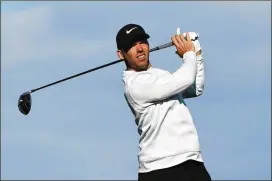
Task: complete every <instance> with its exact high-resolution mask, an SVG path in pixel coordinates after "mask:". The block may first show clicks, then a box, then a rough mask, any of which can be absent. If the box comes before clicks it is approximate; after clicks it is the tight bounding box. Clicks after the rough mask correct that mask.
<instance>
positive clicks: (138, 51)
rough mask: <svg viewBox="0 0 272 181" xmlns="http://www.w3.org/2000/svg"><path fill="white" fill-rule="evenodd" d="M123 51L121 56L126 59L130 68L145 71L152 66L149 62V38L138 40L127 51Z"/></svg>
mask: <svg viewBox="0 0 272 181" xmlns="http://www.w3.org/2000/svg"><path fill="white" fill-rule="evenodd" d="M122 52H123V53H122V55H121V57H120V56H119V58H123V59H125V60H126V64H127V66H128V68H130V69H133V70H135V71H143V70H147V69H148V68H149V67H150V66H151V65H150V63H149V44H148V41H147V40H136V41H135V42H134V44H133V45H132V47H131V48H130V49H129V50H128V51H127V52H124V51H122ZM119 55H120V52H119Z"/></svg>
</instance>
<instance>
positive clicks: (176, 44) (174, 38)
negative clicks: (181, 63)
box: [171, 35, 179, 47]
mask: <svg viewBox="0 0 272 181" xmlns="http://www.w3.org/2000/svg"><path fill="white" fill-rule="evenodd" d="M171 39H172V42H173V44H174V45H175V46H176V47H177V46H178V44H179V43H178V41H177V38H176V35H175V36H172V38H171Z"/></svg>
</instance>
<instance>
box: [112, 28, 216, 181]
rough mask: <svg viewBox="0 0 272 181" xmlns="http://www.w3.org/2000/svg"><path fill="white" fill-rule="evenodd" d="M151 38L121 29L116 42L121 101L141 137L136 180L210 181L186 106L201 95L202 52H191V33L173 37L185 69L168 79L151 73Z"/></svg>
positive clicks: (142, 32) (141, 31) (166, 75)
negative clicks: (120, 67)
mask: <svg viewBox="0 0 272 181" xmlns="http://www.w3.org/2000/svg"><path fill="white" fill-rule="evenodd" d="M149 37H150V36H149V35H148V34H147V33H146V32H145V30H144V29H143V28H142V27H141V26H140V25H136V24H128V25H126V26H124V27H122V28H121V29H120V30H119V32H118V33H117V36H116V42H117V49H118V50H117V55H118V57H119V58H120V59H124V62H125V64H126V67H127V69H126V70H125V71H124V74H123V81H124V91H125V98H126V101H127V103H128V105H129V107H130V109H131V111H132V113H133V114H134V116H135V122H136V124H137V126H138V133H139V135H140V140H139V148H140V152H139V154H138V159H139V169H138V180H139V181H145V180H147V181H153V180H154V181H159V180H164V181H175V180H199V181H201V180H211V178H210V175H209V173H208V172H207V170H206V168H205V166H204V161H203V158H202V155H201V151H200V145H199V140H198V134H197V130H196V128H195V126H194V122H193V119H192V116H191V114H190V112H189V110H188V108H187V107H186V104H185V102H184V99H185V98H191V97H197V96H200V95H201V94H202V93H203V88H204V69H203V58H202V53H201V50H200V51H199V52H197V53H196V52H195V51H196V50H195V46H194V44H193V42H192V41H191V37H190V36H189V33H187V35H186V38H184V37H183V35H174V36H172V37H171V40H172V42H173V44H174V46H175V47H176V50H177V51H176V53H177V54H178V55H179V57H178V58H179V59H183V61H184V63H183V64H182V65H181V66H180V67H179V68H178V69H177V70H176V71H175V72H174V73H169V72H168V71H165V70H161V69H157V68H153V67H152V65H151V63H150V61H149V43H148V41H147V40H148V38H149ZM186 40H187V41H186ZM197 54H198V55H197Z"/></svg>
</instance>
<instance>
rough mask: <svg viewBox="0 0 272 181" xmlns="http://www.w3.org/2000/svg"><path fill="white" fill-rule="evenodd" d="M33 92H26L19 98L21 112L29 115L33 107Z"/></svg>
mask: <svg viewBox="0 0 272 181" xmlns="http://www.w3.org/2000/svg"><path fill="white" fill-rule="evenodd" d="M30 93H31V92H25V93H23V94H22V95H20V97H19V100H18V108H19V111H20V112H21V113H23V114H24V115H27V114H28V113H29V112H30V109H31V95H30Z"/></svg>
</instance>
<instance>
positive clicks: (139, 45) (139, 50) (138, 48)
mask: <svg viewBox="0 0 272 181" xmlns="http://www.w3.org/2000/svg"><path fill="white" fill-rule="evenodd" d="M136 50H137V52H141V51H143V47H142V45H141V44H140V43H137V44H136Z"/></svg>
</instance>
